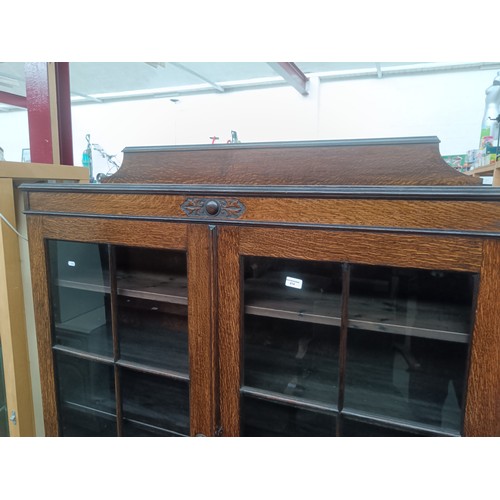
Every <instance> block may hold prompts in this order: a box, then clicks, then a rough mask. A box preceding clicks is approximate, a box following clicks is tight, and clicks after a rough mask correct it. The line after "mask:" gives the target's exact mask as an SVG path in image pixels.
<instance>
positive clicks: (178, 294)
mask: <svg viewBox="0 0 500 500" xmlns="http://www.w3.org/2000/svg"><path fill="white" fill-rule="evenodd" d="M103 281H107V280H106V278H104V280H103V277H102V276H98V277H92V276H85V277H83V276H82V277H75V278H73V279H59V280H57V285H58V286H61V287H66V288H75V289H78V290H88V291H91V292H101V293H110V286H109V284H103ZM117 293H118V295H123V296H124V297H133V298H137V299H145V300H155V301H158V302H167V303H170V304H181V305H186V304H187V279H186V277H181V276H166V275H158V274H153V273H151V274H149V273H134V274H120V273H118V274H117Z"/></svg>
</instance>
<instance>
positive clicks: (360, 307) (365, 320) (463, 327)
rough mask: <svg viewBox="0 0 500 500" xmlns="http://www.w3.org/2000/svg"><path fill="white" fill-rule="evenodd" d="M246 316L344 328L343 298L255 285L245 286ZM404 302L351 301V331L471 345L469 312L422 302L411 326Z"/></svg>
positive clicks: (358, 299) (452, 305) (355, 298)
mask: <svg viewBox="0 0 500 500" xmlns="http://www.w3.org/2000/svg"><path fill="white" fill-rule="evenodd" d="M245 286H246V288H245V290H246V295H245V313H246V314H251V315H254V316H265V317H271V318H279V319H285V320H291V321H304V322H307V323H316V324H322V325H331V326H340V295H339V294H328V293H319V292H307V291H303V293H302V294H301V296H300V297H299V296H295V297H291V296H286V295H285V294H284V292H283V290H275V291H272V290H271V291H270V290H269V288H268V287H261V286H259V284H258V283H257V282H256V281H255V282H254V283H249V282H248V281H247V282H246V284H245ZM401 305H402V304H401V302H399V303H398V302H396V301H390V302H389V301H382V300H373V299H370V298H366V297H359V296H355V295H352V296H351V297H350V298H349V327H350V328H352V329H363V330H369V331H374V332H386V333H392V334H396V335H408V336H413V337H422V338H430V339H439V340H446V341H451V342H462V343H467V342H468V341H469V326H468V316H469V314H468V313H469V311H467V310H464V309H463V308H462V307H460V306H457V305H454V304H446V305H444V304H442V303H440V304H434V303H432V302H423V301H420V302H419V303H418V306H416V310H415V313H414V314H413V316H414V317H413V319H412V320H411V323H407V321H408V320H407V315H406V312H405V311H404V308H402V307H401Z"/></svg>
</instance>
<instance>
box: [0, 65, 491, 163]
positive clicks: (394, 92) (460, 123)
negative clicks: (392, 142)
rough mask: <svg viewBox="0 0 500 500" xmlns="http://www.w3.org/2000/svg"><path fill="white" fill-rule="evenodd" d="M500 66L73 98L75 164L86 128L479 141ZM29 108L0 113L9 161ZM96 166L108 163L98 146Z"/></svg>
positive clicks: (152, 136)
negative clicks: (103, 100)
mask: <svg viewBox="0 0 500 500" xmlns="http://www.w3.org/2000/svg"><path fill="white" fill-rule="evenodd" d="M496 74H497V71H496V70H486V71H470V72H453V73H436V74H422V75H411V76H398V77H390V76H386V77H383V78H382V79H374V78H370V79H359V80H346V81H335V82H323V83H319V81H318V80H313V81H312V82H311V92H310V95H309V96H307V97H304V96H301V95H300V94H299V93H298V92H296V91H295V90H293V89H292V88H289V87H278V88H271V89H258V90H249V91H240V92H227V93H224V94H210V95H193V96H184V97H180V98H179V102H177V103H173V102H172V101H171V100H170V99H168V98H163V99H151V100H140V101H131V102H116V103H108V104H100V103H95V104H87V105H75V106H73V107H72V120H73V146H74V160H75V164H77V165H81V155H82V152H83V150H84V149H85V147H86V142H85V135H86V134H90V136H91V141H92V142H94V143H98V144H100V145H101V146H102V147H103V148H104V150H105V151H106V152H107V153H109V154H117V160H118V163H120V162H121V154H120V152H121V150H122V149H123V148H124V147H126V146H146V145H170V144H208V143H210V139H209V137H210V136H213V135H217V136H218V137H220V140H219V141H218V142H226V141H227V140H228V139H230V137H231V130H236V131H237V132H238V136H239V139H240V140H241V141H242V142H254V141H282V140H314V139H355V138H374V137H405V136H419V135H424V136H427V135H436V136H437V137H439V139H440V140H441V145H440V150H441V154H443V155H447V154H460V153H465V152H467V150H469V149H474V148H477V147H478V143H479V137H480V132H481V121H482V117H483V111H484V98H485V90H486V89H487V88H488V87H489V86H490V85H491V83H492V82H493V78H494V77H495V76H496ZM27 144H28V128H27V118H26V112H25V111H20V112H11V113H0V145H1V146H2V147H3V148H4V150H5V157H6V159H7V160H12V161H20V159H21V150H22V148H25V147H28V146H27ZM93 157H94V164H95V166H96V168H97V171H105V170H106V162H105V160H104V159H102V158H101V157H100V156H99V155H98V154H97V153H96V152H94V155H93Z"/></svg>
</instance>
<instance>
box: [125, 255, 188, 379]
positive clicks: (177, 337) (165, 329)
mask: <svg viewBox="0 0 500 500" xmlns="http://www.w3.org/2000/svg"><path fill="white" fill-rule="evenodd" d="M116 272H117V281H118V336H119V339H120V357H121V359H123V360H125V361H132V362H136V363H142V364H147V365H150V366H153V367H157V368H165V369H169V370H175V371H178V372H182V373H186V374H187V373H188V364H189V362H188V361H189V356H188V334H187V331H188V328H187V268H186V254H185V253H184V252H172V251H166V250H152V249H143V248H128V247H117V248H116Z"/></svg>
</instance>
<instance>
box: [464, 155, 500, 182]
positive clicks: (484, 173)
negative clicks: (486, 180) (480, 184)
mask: <svg viewBox="0 0 500 500" xmlns="http://www.w3.org/2000/svg"><path fill="white" fill-rule="evenodd" d="M467 175H470V176H472V177H490V176H491V177H493V180H492V184H491V185H492V186H496V187H498V186H500V162H498V161H497V162H494V163H491V164H490V165H486V166H485V167H478V168H475V169H474V170H471V171H470V172H467Z"/></svg>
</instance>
